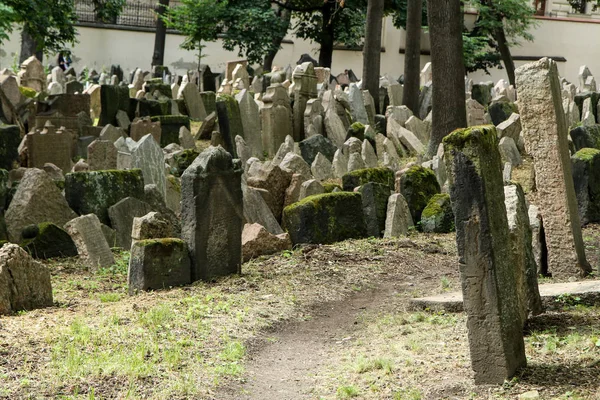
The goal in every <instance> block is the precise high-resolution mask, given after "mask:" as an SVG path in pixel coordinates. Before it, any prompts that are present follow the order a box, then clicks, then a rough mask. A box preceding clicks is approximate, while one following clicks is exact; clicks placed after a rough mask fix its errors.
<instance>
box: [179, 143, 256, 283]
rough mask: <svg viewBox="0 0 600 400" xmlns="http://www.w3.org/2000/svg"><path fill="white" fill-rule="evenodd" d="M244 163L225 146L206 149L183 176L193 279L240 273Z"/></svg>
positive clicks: (185, 230) (184, 229)
mask: <svg viewBox="0 0 600 400" xmlns="http://www.w3.org/2000/svg"><path fill="white" fill-rule="evenodd" d="M242 172H243V169H242V167H241V165H240V163H239V161H237V160H234V159H233V157H232V155H231V154H229V153H228V152H227V151H225V149H223V148H222V147H209V148H208V149H206V150H204V151H203V152H202V153H200V155H199V156H198V157H196V159H195V160H194V162H193V163H192V164H191V165H190V166H189V167H188V168H187V169H186V170H185V172H184V173H183V175H182V177H181V217H182V229H181V234H182V238H183V239H184V240H185V242H186V243H187V245H188V247H189V250H190V257H191V271H192V272H191V276H192V281H197V280H200V279H202V280H208V279H211V278H214V277H217V276H223V275H229V274H235V273H239V272H240V270H241V262H242V229H243V215H244V213H243V200H242V184H241V176H242Z"/></svg>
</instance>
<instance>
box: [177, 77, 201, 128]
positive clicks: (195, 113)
mask: <svg viewBox="0 0 600 400" xmlns="http://www.w3.org/2000/svg"><path fill="white" fill-rule="evenodd" d="M177 98H178V99H183V100H184V101H185V107H186V109H187V112H188V116H189V117H190V118H191V119H194V120H203V119H204V118H206V109H205V108H204V103H203V102H202V96H200V92H199V91H198V87H197V86H196V85H195V84H193V83H191V82H188V83H184V84H182V85H181V87H180V88H179V92H178V93H177Z"/></svg>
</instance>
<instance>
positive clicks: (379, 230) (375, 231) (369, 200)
mask: <svg viewBox="0 0 600 400" xmlns="http://www.w3.org/2000/svg"><path fill="white" fill-rule="evenodd" d="M358 191H359V193H360V194H361V195H362V205H363V215H364V217H365V224H366V226H367V234H368V235H369V236H373V237H382V236H383V232H384V231H385V217H386V213H387V207H388V199H389V197H390V194H391V191H390V187H389V186H388V185H382V184H381V183H375V182H369V183H366V184H364V185H362V186H361V187H360V188H359V189H358Z"/></svg>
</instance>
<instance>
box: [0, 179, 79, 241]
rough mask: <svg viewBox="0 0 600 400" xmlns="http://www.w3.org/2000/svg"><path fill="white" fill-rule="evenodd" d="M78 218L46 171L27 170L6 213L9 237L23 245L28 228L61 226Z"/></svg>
mask: <svg viewBox="0 0 600 400" xmlns="http://www.w3.org/2000/svg"><path fill="white" fill-rule="evenodd" d="M2 208H3V207H2ZM76 216H77V215H76V214H75V212H74V211H73V210H72V209H71V208H70V207H69V205H68V204H67V202H66V201H65V199H64V197H63V196H62V194H61V192H60V189H58V187H57V186H56V184H55V183H54V182H53V181H52V178H50V176H49V175H48V174H47V173H46V172H44V171H43V170H41V169H37V168H31V169H27V170H25V174H24V175H23V177H22V178H21V180H20V183H19V185H18V186H17V190H16V192H15V193H14V195H13V196H12V200H11V201H10V205H9V207H8V209H7V210H6V214H5V218H6V226H7V229H8V237H9V239H10V241H11V242H14V243H20V242H21V232H22V230H23V228H25V227H26V226H28V225H34V224H35V225H37V224H40V223H43V222H51V223H54V224H56V225H58V226H62V225H63V224H64V223H65V222H67V221H69V220H70V219H72V218H75V217H76Z"/></svg>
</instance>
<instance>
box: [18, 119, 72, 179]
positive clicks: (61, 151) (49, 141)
mask: <svg viewBox="0 0 600 400" xmlns="http://www.w3.org/2000/svg"><path fill="white" fill-rule="evenodd" d="M25 146H26V148H27V167H29V168H42V167H43V166H44V164H46V163H52V164H54V165H56V166H57V167H59V168H60V169H62V171H63V172H64V173H67V172H69V171H71V165H72V163H71V148H72V146H73V136H72V133H71V132H70V131H67V130H64V129H57V128H56V127H55V126H53V125H52V124H51V123H50V122H48V123H46V126H45V127H44V129H34V130H33V131H31V132H29V133H28V134H27V135H25Z"/></svg>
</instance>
